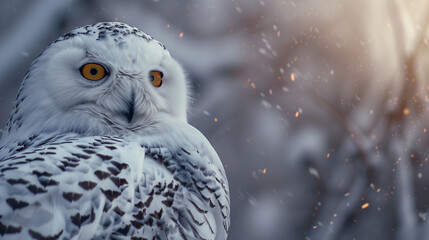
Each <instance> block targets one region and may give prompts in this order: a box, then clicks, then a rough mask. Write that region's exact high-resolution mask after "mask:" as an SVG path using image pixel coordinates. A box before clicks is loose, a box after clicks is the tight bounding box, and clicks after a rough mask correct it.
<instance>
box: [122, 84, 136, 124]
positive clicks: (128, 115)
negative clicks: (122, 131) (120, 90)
mask: <svg viewBox="0 0 429 240" xmlns="http://www.w3.org/2000/svg"><path fill="white" fill-rule="evenodd" d="M134 112H135V95H134V91H133V92H132V93H131V100H130V101H129V102H128V111H126V112H124V116H125V117H126V118H127V120H128V123H131V121H132V120H133V117H134Z"/></svg>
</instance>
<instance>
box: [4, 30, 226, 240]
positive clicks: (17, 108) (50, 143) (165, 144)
mask: <svg viewBox="0 0 429 240" xmlns="http://www.w3.org/2000/svg"><path fill="white" fill-rule="evenodd" d="M187 100H188V96H187V83H186V77H185V74H184V72H183V70H182V68H181V66H180V65H179V64H178V63H177V61H176V60H174V59H173V58H172V57H171V56H170V54H169V52H168V51H167V50H166V48H165V47H164V45H162V44H161V43H160V42H158V41H156V40H154V39H153V38H152V37H151V36H149V35H148V34H146V33H144V32H142V31H140V30H138V29H137V28H134V27H130V26H128V25H126V24H124V23H118V22H104V23H97V24H94V25H88V26H84V27H81V28H78V29H75V30H73V31H72V32H70V33H67V34H64V35H63V36H62V37H60V38H59V39H57V40H56V41H55V42H53V43H52V44H51V45H49V46H48V47H47V48H46V49H45V50H44V51H43V53H42V54H41V55H40V56H39V57H38V58H37V59H36V60H35V61H34V62H33V64H32V65H31V67H30V70H29V71H28V73H27V75H26V77H25V79H24V81H23V83H22V86H21V88H20V90H19V93H18V97H17V101H16V103H15V105H14V107H13V110H12V113H11V116H10V119H9V122H8V123H7V125H6V129H5V130H4V131H3V135H2V138H1V140H0V238H1V239H226V237H227V232H228V228H229V189H228V182H227V179H226V175H225V171H224V168H223V166H222V163H221V161H220V159H219V157H218V156H217V154H216V152H215V151H214V149H213V148H212V146H211V145H210V143H209V142H208V141H207V140H206V138H205V137H204V136H203V135H202V134H201V133H200V132H199V131H198V130H196V129H195V128H193V127H192V126H190V125H189V124H188V123H187V118H186V114H187Z"/></svg>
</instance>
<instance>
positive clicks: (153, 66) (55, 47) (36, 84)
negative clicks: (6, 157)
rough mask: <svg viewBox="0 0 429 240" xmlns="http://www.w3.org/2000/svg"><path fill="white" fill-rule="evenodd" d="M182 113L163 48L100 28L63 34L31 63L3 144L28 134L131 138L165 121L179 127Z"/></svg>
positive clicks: (176, 78) (133, 32)
mask: <svg viewBox="0 0 429 240" xmlns="http://www.w3.org/2000/svg"><path fill="white" fill-rule="evenodd" d="M186 111H187V83H186V79H185V74H184V71H183V70H182V68H181V66H180V65H179V64H178V62H177V61H176V60H174V59H173V58H172V57H171V56H170V54H169V52H168V51H167V50H166V48H165V47H164V45H162V44H161V43H160V42H158V41H156V40H154V39H153V38H152V37H151V36H149V35H148V34H146V33H144V32H142V31H140V30H139V29H137V28H134V27H131V26H129V25H127V24H124V23H119V22H102V23H97V24H94V25H88V26H84V27H81V28H78V29H75V30H73V31H71V32H70V33H67V34H64V35H63V36H61V37H60V38H59V39H57V40H56V41H55V42H53V43H52V44H50V45H49V46H48V47H47V48H46V49H45V50H44V51H43V52H42V54H41V55H40V56H39V57H38V58H37V59H36V60H35V61H34V62H33V63H32V65H31V67H30V70H29V71H28V73H27V75H26V77H25V79H24V81H23V83H22V86H21V88H20V90H19V93H18V97H17V101H16V103H15V106H14V107H13V110H12V113H11V117H10V119H9V122H8V124H7V126H6V129H5V131H4V133H3V137H2V141H4V139H5V138H9V137H10V136H11V135H21V136H28V135H31V134H33V133H34V132H57V131H58V132H77V133H82V134H112V133H113V134H115V133H118V134H121V133H124V132H127V131H131V132H137V133H138V132H139V131H144V129H146V128H148V127H153V126H157V123H159V122H162V121H163V120H165V119H170V120H177V121H184V122H186ZM11 133H13V134H11Z"/></svg>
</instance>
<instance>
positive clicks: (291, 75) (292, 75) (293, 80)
mask: <svg viewBox="0 0 429 240" xmlns="http://www.w3.org/2000/svg"><path fill="white" fill-rule="evenodd" d="M290 80H291V81H292V82H295V74H294V73H291V74H290Z"/></svg>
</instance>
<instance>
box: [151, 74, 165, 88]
mask: <svg viewBox="0 0 429 240" xmlns="http://www.w3.org/2000/svg"><path fill="white" fill-rule="evenodd" d="M150 76H151V78H152V85H153V86H154V87H160V86H161V85H162V77H163V76H164V75H163V74H162V72H160V71H151V72H150Z"/></svg>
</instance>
